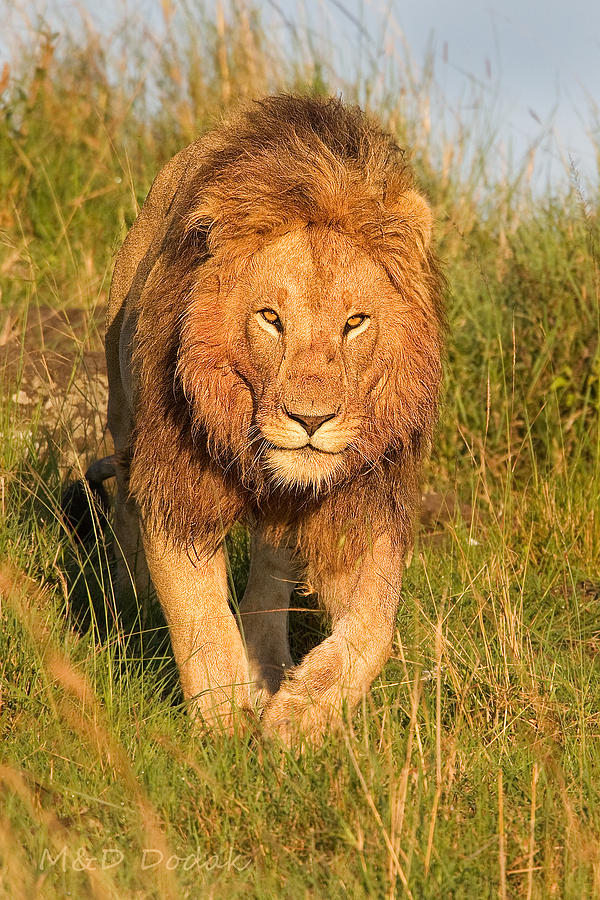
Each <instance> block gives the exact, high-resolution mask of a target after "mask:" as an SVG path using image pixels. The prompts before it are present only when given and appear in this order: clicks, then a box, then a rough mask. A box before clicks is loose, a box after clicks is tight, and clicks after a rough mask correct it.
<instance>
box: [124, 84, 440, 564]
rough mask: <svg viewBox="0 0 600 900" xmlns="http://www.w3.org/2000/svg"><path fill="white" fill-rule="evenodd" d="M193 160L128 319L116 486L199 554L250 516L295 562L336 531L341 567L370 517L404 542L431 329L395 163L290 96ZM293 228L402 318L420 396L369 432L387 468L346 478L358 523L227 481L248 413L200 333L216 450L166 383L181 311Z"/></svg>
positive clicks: (355, 125)
mask: <svg viewBox="0 0 600 900" xmlns="http://www.w3.org/2000/svg"><path fill="white" fill-rule="evenodd" d="M195 147H196V150H195V151H194V153H195V157H196V158H195V159H194V160H193V161H192V163H193V164H190V166H189V170H188V173H187V174H186V175H184V176H183V179H182V181H181V182H180V183H179V185H178V187H177V191H176V194H175V196H174V199H173V202H172V204H171V207H170V210H169V213H168V215H169V218H168V222H167V223H166V229H165V232H164V239H163V241H162V245H161V247H160V248H159V252H158V254H157V260H156V262H155V264H154V267H153V268H152V271H151V272H150V274H149V276H148V279H147V281H146V283H145V285H144V286H143V288H142V289H141V291H140V294H139V297H138V299H137V304H136V308H137V317H138V319H137V331H136V346H135V353H134V366H135V371H136V374H137V378H138V395H137V409H136V417H135V418H136V421H135V423H134V431H133V437H132V446H131V482H130V483H131V490H132V492H133V494H134V495H135V496H136V497H137V498H138V502H139V504H140V506H141V507H142V510H143V513H144V519H145V520H146V522H147V523H149V525H150V527H153V526H161V527H164V528H165V530H166V531H167V533H168V534H169V535H171V537H172V539H173V540H175V541H177V542H179V543H182V544H190V543H192V542H196V543H197V544H202V545H210V544H211V543H213V544H214V543H216V542H217V541H218V540H220V539H221V537H222V535H223V533H224V532H226V531H227V529H228V528H229V527H230V526H231V524H232V523H233V522H234V521H235V520H236V519H237V518H240V517H243V516H244V515H255V514H256V513H257V506H258V505H260V507H261V510H262V513H263V514H264V516H265V517H266V522H267V526H269V523H271V528H272V536H273V537H275V538H277V537H282V536H283V530H284V529H283V526H282V525H281V521H282V518H283V519H284V520H286V519H287V521H288V522H289V523H290V524H291V525H293V527H294V529H295V530H296V532H297V534H298V540H299V541H300V542H302V543H303V547H306V546H307V545H314V547H315V548H316V547H317V545H318V543H319V539H318V533H319V529H320V530H321V532H323V531H324V530H327V529H329V530H331V529H332V528H333V527H334V526H335V527H338V528H339V523H340V522H341V523H346V524H345V525H343V528H342V530H343V529H344V528H346V530H347V532H348V534H347V538H348V539H347V540H346V537H345V538H344V540H343V541H342V542H341V543H340V546H343V547H345V549H346V550H347V551H348V553H349V555H351V554H354V555H356V549H357V548H356V546H355V545H356V543H357V542H358V543H360V541H361V540H362V541H363V543H364V540H365V539H367V538H366V533H365V532H366V530H368V529H367V525H366V519H367V518H368V515H370V513H371V512H372V511H373V510H374V509H376V508H377V507H378V506H379V507H380V508H382V509H385V510H386V513H385V517H386V519H385V521H383V520H381V521H378V522H376V523H372V525H373V527H376V528H380V529H391V530H392V531H394V529H395V530H396V531H397V532H398V537H399V539H402V540H405V539H406V538H407V535H408V534H409V533H410V528H411V520H412V516H413V514H414V505H415V502H416V497H417V493H418V492H417V475H416V472H417V468H418V463H419V461H420V457H421V455H422V451H423V448H424V446H425V445H426V444H427V442H428V441H429V440H430V437H431V431H432V428H433V425H434V423H435V420H436V416H437V402H438V392H439V383H440V377H441V370H440V363H439V360H440V353H441V345H442V342H443V331H444V319H443V306H442V281H441V277H440V274H439V270H438V266H437V262H436V258H435V254H434V253H433V251H432V250H431V249H430V245H429V239H428V238H429V234H428V229H429V228H430V222H427V221H424V219H423V214H422V207H421V206H420V205H419V204H418V203H415V204H413V205H411V202H410V199H407V198H410V197H411V192H412V191H413V190H414V188H413V177H412V173H411V170H410V168H409V166H408V165H407V163H406V161H405V158H404V154H403V151H402V150H400V149H399V148H398V146H397V145H396V143H395V142H394V140H393V139H392V137H391V136H390V135H388V134H386V133H385V132H384V131H383V130H382V129H381V128H380V127H379V126H378V125H377V124H376V123H375V122H373V121H372V120H371V119H369V118H368V117H367V116H365V114H364V113H362V112H361V111H360V110H359V109H358V108H357V107H346V106H344V105H343V104H342V103H341V101H339V100H337V99H314V98H306V97H297V96H291V95H281V96H275V97H270V98H267V99H265V100H262V101H260V102H256V103H253V104H251V105H250V106H248V107H246V108H245V109H243V110H242V111H241V112H240V113H238V114H237V115H236V116H235V117H234V118H232V119H231V120H229V121H228V122H226V123H225V124H224V125H223V126H222V127H221V128H220V129H219V130H217V131H216V132H213V133H212V134H211V135H209V136H208V137H207V138H206V139H205V140H204V141H202V142H199V143H198V144H196V145H195ZM402 198H404V201H405V202H404V203H401V202H400V201H401V200H402ZM302 224H315V225H321V226H323V225H324V226H327V227H329V228H332V229H335V230H338V231H341V232H342V233H344V234H346V235H348V236H349V237H351V239H352V240H354V241H355V242H356V243H357V244H359V245H360V246H361V247H362V248H363V249H364V250H366V251H367V252H368V253H369V254H370V255H371V256H372V257H373V258H374V259H375V260H376V261H377V262H379V263H381V265H382V266H383V267H384V268H385V270H386V271H387V273H388V276H389V278H390V280H391V281H392V283H393V284H394V286H395V287H396V288H397V289H398V290H399V292H401V293H402V294H403V296H405V297H406V298H407V301H409V302H410V303H411V305H412V307H413V308H414V309H415V310H417V313H416V314H415V318H414V322H415V323H416V325H415V326H414V327H415V342H416V345H418V346H419V348H420V349H419V352H420V353H421V356H422V362H421V368H420V369H419V371H418V373H417V375H416V377H417V378H418V379H419V382H420V383H416V382H413V383H412V384H408V385H404V386H399V385H391V387H390V392H389V398H388V399H387V400H386V402H385V404H384V405H383V407H382V409H383V412H382V419H381V422H382V424H381V425H380V427H382V428H387V429H388V430H389V432H390V446H391V445H392V444H394V440H395V438H394V435H397V434H402V435H403V440H402V442H401V443H402V446H401V447H400V446H399V443H400V442H398V441H397V440H396V445H398V446H396V445H395V450H396V451H397V452H395V454H394V455H391V456H390V458H389V459H388V460H387V461H385V462H382V464H381V465H379V466H377V467H375V468H374V469H373V471H372V472H370V473H369V474H365V475H362V476H361V481H360V487H361V491H360V492H359V493H360V496H361V497H362V498H363V499H364V503H363V504H362V507H361V506H360V504H358V502H357V492H356V490H350V489H349V488H348V485H347V484H344V483H342V484H340V485H338V486H337V487H336V488H335V489H334V491H333V492H332V494H331V495H330V496H326V497H324V498H321V500H320V501H319V502H317V501H314V500H311V499H310V497H306V498H298V497H293V496H292V497H289V498H287V499H283V498H281V497H273V496H271V495H269V491H268V489H267V487H266V485H265V484H264V483H263V482H261V480H260V478H259V477H258V476H257V477H256V478H255V480H254V481H253V482H251V483H250V482H248V481H246V480H245V479H244V478H243V477H241V475H240V468H239V467H238V466H236V462H235V457H236V455H237V454H238V453H239V448H240V447H241V445H242V443H244V442H245V440H246V438H245V432H246V431H247V429H248V427H249V424H250V420H249V416H250V415H251V411H250V412H249V410H248V405H247V403H246V405H245V406H244V405H243V404H241V403H240V402H239V401H238V397H239V393H240V385H239V383H238V382H237V381H236V379H235V377H234V375H233V373H231V372H229V371H227V368H226V366H224V365H223V353H224V350H223V347H222V346H221V345H220V344H219V341H218V336H217V331H218V330H217V328H216V325H215V323H214V322H213V325H214V328H213V330H212V331H211V325H210V323H209V325H208V326H207V332H206V335H203V339H202V340H203V344H202V353H203V354H204V357H203V360H202V365H203V366H204V367H205V368H206V370H207V371H208V375H207V379H208V382H209V388H208V389H207V391H208V393H210V391H211V390H212V392H213V395H214V396H215V397H217V395H218V405H216V406H215V411H214V416H215V417H216V416H219V415H220V416H221V418H222V421H223V425H222V435H223V442H222V444H221V445H218V446H212V445H210V443H209V441H208V440H207V435H206V433H204V432H203V430H202V428H197V427H194V426H195V419H194V415H193V410H192V408H191V405H190V402H189V400H188V399H187V398H186V390H185V379H184V378H182V376H181V372H180V370H179V369H178V362H179V353H180V347H181V340H182V329H183V328H184V326H185V321H186V314H187V311H188V307H189V305H190V298H191V297H192V296H195V294H197V293H198V292H202V291H204V292H205V293H206V295H207V296H209V294H210V291H211V289H212V288H211V286H213V288H214V285H216V284H217V283H218V279H219V277H220V272H221V271H222V270H224V269H226V268H227V266H231V265H234V264H235V263H236V261H237V260H240V259H241V260H244V259H248V258H249V257H250V256H251V255H252V254H253V253H255V252H256V251H257V249H259V248H260V247H261V246H262V245H263V244H264V243H265V242H266V241H269V240H272V239H273V238H274V237H277V236H279V235H282V234H284V233H286V232H287V231H289V230H290V229H291V228H294V227H296V226H299V225H302ZM214 315H215V314H213V317H214ZM390 364H391V365H393V361H391V363H390ZM211 367H212V368H211ZM394 391H396V393H394ZM402 391H404V394H402ZM409 395H410V396H412V395H414V396H415V397H416V398H417V400H414V398H413V400H410V397H409ZM404 396H405V397H406V401H405V404H404V405H405V407H406V408H407V409H408V408H409V407H410V402H412V403H413V407H412V408H413V412H412V413H411V415H412V418H411V419H410V421H409V422H408V424H407V422H406V421H405V420H402V415H403V409H402V402H404V401H403V399H402V398H403V397H404ZM401 401H402V402H401ZM417 401H418V402H417ZM215 403H216V401H215ZM228 455H229V457H230V458H229V460H228V459H227V456H228ZM286 504H287V506H288V509H287V512H286V511H285V509H284V510H283V517H282V505H283V506H284V507H285V505H286ZM275 506H277V508H278V513H277V515H275V514H274V512H273V510H274V508H275ZM390 516H391V517H392V518H393V519H394V521H393V522H391V521H389V519H390ZM277 522H279V524H277ZM336 522H337V525H336ZM199 523H202V525H199ZM279 532H280V533H279ZM361 535H362V537H360V536H361ZM315 552H317V551H316V549H315Z"/></svg>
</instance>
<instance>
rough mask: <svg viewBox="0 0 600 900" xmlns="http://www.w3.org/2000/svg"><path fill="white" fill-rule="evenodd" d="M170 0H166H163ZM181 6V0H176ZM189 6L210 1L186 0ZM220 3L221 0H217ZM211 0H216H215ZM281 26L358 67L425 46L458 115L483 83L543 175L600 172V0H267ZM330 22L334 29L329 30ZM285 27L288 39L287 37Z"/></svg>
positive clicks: (116, 6) (418, 61)
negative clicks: (305, 31)
mask: <svg viewBox="0 0 600 900" xmlns="http://www.w3.org/2000/svg"><path fill="white" fill-rule="evenodd" d="M26 2H27V0H19V2H18V3H16V2H15V0H0V11H1V12H2V17H3V23H4V27H3V30H4V39H2V38H1V37H0V53H2V51H3V49H5V48H3V43H6V44H7V45H8V46H10V33H11V29H16V28H19V29H21V30H22V29H23V18H22V16H19V15H17V14H16V12H15V11H16V10H17V9H18V7H19V6H20V5H23V4H26ZM162 2H165V0H162ZM171 2H172V4H173V5H174V6H175V7H177V5H178V3H179V2H180V0H171ZM186 2H187V5H188V6H192V7H193V5H194V2H196V3H200V2H202V0H186ZM212 2H213V5H214V0H212ZM28 5H29V6H31V7H35V8H36V10H37V11H38V12H42V13H44V15H45V16H46V18H47V19H49V20H50V21H52V18H53V16H54V17H56V16H57V15H60V16H62V17H63V18H65V19H67V20H68V18H69V16H70V15H77V10H78V9H82V8H83V9H84V10H86V12H87V13H89V14H91V16H92V17H93V18H94V19H95V21H96V22H98V23H100V25H101V27H104V28H106V29H109V30H110V28H111V26H112V25H114V22H115V21H117V20H118V18H119V15H120V14H121V13H122V11H123V9H124V8H125V4H124V3H123V0H103V2H101V3H100V2H98V0H33V2H32V3H30V4H28ZM203 5H204V6H205V7H210V6H211V0H206V2H204V4H203ZM256 5H258V6H259V7H261V8H262V10H263V20H264V22H265V23H266V24H267V25H268V27H269V28H271V29H272V30H273V33H275V34H277V33H278V30H279V33H281V36H282V41H285V40H287V39H288V38H289V33H290V27H293V25H294V23H298V24H299V25H303V24H304V25H305V26H307V27H308V28H309V29H311V30H312V32H313V34H314V35H315V36H316V38H317V40H319V39H321V40H322V41H323V46H324V47H325V48H326V51H325V52H326V53H328V54H330V55H331V58H332V61H333V63H334V65H335V66H336V68H337V69H338V70H340V71H342V72H343V74H344V75H345V76H346V77H349V78H351V77H352V72H353V71H354V69H355V68H356V69H357V68H359V67H361V66H362V67H363V68H364V65H365V62H368V64H369V65H370V66H371V68H372V69H373V67H374V68H375V69H376V68H377V66H378V64H380V62H381V64H383V62H384V61H385V59H386V58H389V57H390V56H392V57H393V56H394V55H402V54H406V48H407V46H408V48H410V56H411V58H412V63H413V65H414V66H416V67H417V69H418V68H419V67H420V66H422V65H424V63H425V60H426V58H427V55H428V54H429V55H430V59H431V60H432V61H433V64H434V73H435V79H436V82H437V84H438V85H439V87H440V89H441V91H442V92H443V96H444V98H445V108H446V111H447V113H448V115H449V117H450V118H452V116H454V115H455V114H456V115H458V114H464V113H465V112H466V113H467V117H468V109H467V106H468V104H469V103H470V102H472V91H471V90H470V88H472V87H473V86H475V87H476V90H477V92H478V93H479V96H480V97H481V98H482V99H483V103H484V104H488V105H489V111H490V117H491V118H492V119H493V123H494V126H495V128H496V130H497V133H498V134H499V135H501V138H502V143H503V149H502V152H504V153H506V154H507V155H511V157H512V159H513V161H514V162H515V163H517V164H518V163H519V161H521V160H523V159H525V158H526V157H527V154H528V151H529V149H530V148H531V146H532V145H533V144H534V143H535V144H536V145H537V150H536V154H535V165H536V171H537V172H538V175H540V176H541V177H543V178H544V179H549V180H550V181H553V180H556V179H561V178H565V177H569V176H568V173H569V169H570V168H571V169H572V170H573V171H576V172H578V173H580V174H581V175H582V176H583V177H584V178H589V179H591V180H592V181H596V183H597V175H598V168H597V167H598V161H597V160H596V158H595V153H594V149H593V144H592V142H591V140H590V132H591V131H593V130H594V129H595V136H596V144H597V146H598V145H599V144H600V0H568V2H565V0H560V2H559V0H501V2H500V0H445V2H444V0H416V2H415V0H411V2H407V0H304V2H295V0H257V2H256ZM127 8H128V9H129V10H132V9H134V10H136V14H137V15H139V17H140V22H141V23H142V22H143V23H144V24H145V25H147V24H148V23H150V25H152V23H153V21H155V22H156V24H157V27H158V26H159V23H160V21H161V0H136V2H129V3H128V4H127ZM325 32H326V36H325ZM286 33H287V38H286Z"/></svg>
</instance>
